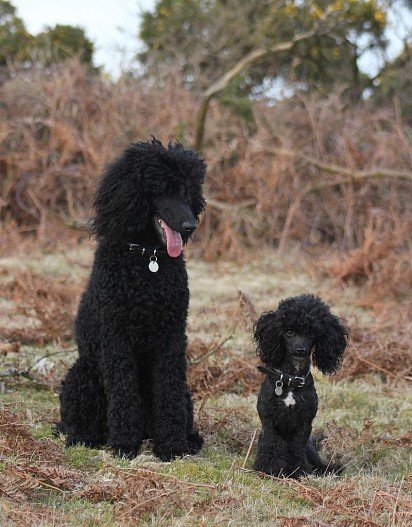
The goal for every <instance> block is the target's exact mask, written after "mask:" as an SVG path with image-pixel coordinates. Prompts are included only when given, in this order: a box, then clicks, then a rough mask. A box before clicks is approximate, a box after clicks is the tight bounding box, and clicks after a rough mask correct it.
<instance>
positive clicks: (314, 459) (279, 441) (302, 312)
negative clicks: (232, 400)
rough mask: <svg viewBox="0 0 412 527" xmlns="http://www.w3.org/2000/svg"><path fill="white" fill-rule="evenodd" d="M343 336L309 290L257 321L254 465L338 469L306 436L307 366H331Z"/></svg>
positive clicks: (292, 470)
mask: <svg viewBox="0 0 412 527" xmlns="http://www.w3.org/2000/svg"><path fill="white" fill-rule="evenodd" d="M347 336H348V335H347V330H346V328H345V327H344V326H343V325H342V324H341V323H340V321H339V319H338V318H337V317H336V316H334V315H332V313H331V312H330V310H329V307H328V306H327V305H326V304H324V303H323V302H322V300H321V299H320V298H318V297H316V296H313V295H309V294H305V295H300V296H296V297H293V298H288V299H286V300H282V302H280V304H279V307H278V309H277V310H276V311H270V312H268V313H264V314H263V315H262V316H261V317H260V319H259V320H258V321H257V323H256V325H255V328H254V339H255V341H256V343H257V351H258V355H259V357H260V359H261V361H262V363H263V365H262V366H259V369H260V370H261V371H262V372H263V373H265V374H266V378H265V380H264V381H263V383H262V386H261V389H260V392H259V397H258V405H257V407H258V413H259V417H260V420H261V421H262V431H261V433H260V436H259V443H258V453H257V456H256V460H255V464H254V468H255V470H258V471H260V472H265V473H266V474H270V475H272V476H285V477H292V478H299V477H301V476H304V475H307V474H327V473H332V472H339V471H340V467H338V466H337V465H331V464H330V463H329V464H326V463H324V462H323V461H322V460H321V459H320V457H319V455H318V452H317V450H318V448H319V441H317V440H315V439H314V438H311V437H310V434H311V431H312V421H313V419H314V417H315V415H316V412H317V409H318V397H317V395H316V390H315V386H314V382H313V377H312V374H311V371H310V368H311V362H312V361H313V364H314V365H315V366H316V367H317V368H318V369H319V370H320V371H321V372H322V373H323V374H326V375H327V374H331V373H334V372H336V371H337V369H338V368H339V366H340V363H341V360H342V356H343V352H344V351H345V348H346V346H347Z"/></svg>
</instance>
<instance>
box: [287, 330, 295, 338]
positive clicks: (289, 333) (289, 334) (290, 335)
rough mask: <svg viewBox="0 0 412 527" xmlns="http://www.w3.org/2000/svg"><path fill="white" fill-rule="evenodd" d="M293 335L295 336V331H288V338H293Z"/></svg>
mask: <svg viewBox="0 0 412 527" xmlns="http://www.w3.org/2000/svg"><path fill="white" fill-rule="evenodd" d="M293 335H294V333H293V331H286V336H287V337H293Z"/></svg>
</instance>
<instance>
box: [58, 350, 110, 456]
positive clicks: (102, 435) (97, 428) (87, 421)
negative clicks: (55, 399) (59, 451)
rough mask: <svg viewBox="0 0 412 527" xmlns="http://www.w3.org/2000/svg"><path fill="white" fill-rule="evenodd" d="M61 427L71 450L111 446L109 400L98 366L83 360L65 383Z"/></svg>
mask: <svg viewBox="0 0 412 527" xmlns="http://www.w3.org/2000/svg"><path fill="white" fill-rule="evenodd" d="M60 404H61V410H60V413H61V423H59V424H58V425H57V429H58V430H59V431H61V432H63V433H64V434H66V435H67V440H66V444H67V446H70V445H75V444H84V445H85V446H88V447H95V448H96V447H99V446H102V445H104V444H106V443H107V427H106V399H105V395H104V390H103V386H102V384H101V380H100V379H99V374H98V369H97V366H96V365H95V364H93V363H92V362H90V361H88V360H86V359H84V358H79V359H77V361H76V362H75V363H74V364H73V366H72V367H71V368H70V370H69V371H68V373H67V376H66V379H65V380H64V381H63V385H62V392H61V394H60Z"/></svg>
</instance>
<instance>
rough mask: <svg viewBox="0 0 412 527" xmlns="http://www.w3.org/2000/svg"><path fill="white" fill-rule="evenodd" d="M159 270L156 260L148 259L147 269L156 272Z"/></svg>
mask: <svg viewBox="0 0 412 527" xmlns="http://www.w3.org/2000/svg"><path fill="white" fill-rule="evenodd" d="M158 270H159V264H158V263H157V262H156V260H150V262H149V271H151V272H152V273H157V271H158Z"/></svg>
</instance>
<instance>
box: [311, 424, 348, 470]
mask: <svg viewBox="0 0 412 527" xmlns="http://www.w3.org/2000/svg"><path fill="white" fill-rule="evenodd" d="M324 439H326V436H325V435H323V434H321V433H317V434H314V435H313V436H311V437H310V439H309V441H308V443H307V445H306V454H307V456H308V460H309V463H310V464H311V465H312V466H313V468H314V472H315V474H319V475H327V474H341V473H342V471H343V467H342V465H340V464H339V463H332V460H330V461H329V462H328V463H325V462H324V461H322V460H321V458H320V456H319V452H320V451H321V449H322V441H323V440H324Z"/></svg>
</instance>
